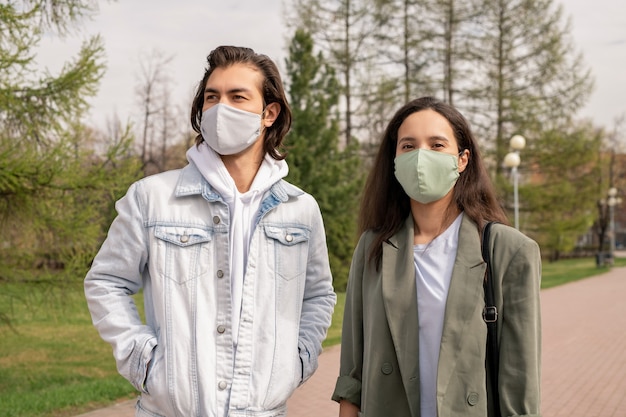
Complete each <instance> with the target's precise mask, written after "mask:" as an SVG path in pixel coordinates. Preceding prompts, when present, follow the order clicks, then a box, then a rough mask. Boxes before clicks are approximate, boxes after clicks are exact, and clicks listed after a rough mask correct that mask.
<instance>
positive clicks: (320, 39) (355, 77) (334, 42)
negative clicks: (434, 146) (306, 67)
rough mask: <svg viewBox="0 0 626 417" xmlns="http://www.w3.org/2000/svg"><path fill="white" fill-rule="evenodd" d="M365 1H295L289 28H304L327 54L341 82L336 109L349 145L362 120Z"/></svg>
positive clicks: (367, 18)
mask: <svg viewBox="0 0 626 417" xmlns="http://www.w3.org/2000/svg"><path fill="white" fill-rule="evenodd" d="M367 7H368V1H367V0H295V1H294V5H293V10H294V11H295V16H294V17H293V19H290V20H293V21H294V22H295V23H294V24H293V25H292V27H295V28H302V29H303V30H306V31H307V32H308V33H309V34H310V36H311V37H312V39H313V40H314V42H315V45H316V46H318V47H319V49H320V50H321V51H323V52H324V53H325V54H326V58H325V59H326V60H327V61H328V62H329V63H330V64H331V65H332V66H333V68H334V69H335V71H336V74H337V77H338V79H340V80H341V81H340V83H338V84H337V88H338V89H339V91H340V92H341V94H340V99H339V108H340V110H341V114H342V118H341V122H342V126H341V128H342V133H343V136H344V143H345V144H346V145H350V144H351V142H352V141H353V139H354V138H355V137H356V132H357V131H358V130H359V129H361V128H362V127H363V126H362V123H363V121H367V117H362V115H360V114H359V113H360V112H359V107H360V105H361V103H362V98H363V96H364V95H365V93H364V92H362V90H361V87H362V85H363V84H364V83H363V80H367V79H368V74H367V70H368V69H370V68H371V67H370V66H369V65H368V61H369V60H370V58H371V57H369V56H368V55H367V54H368V53H369V52H371V48H370V47H369V45H368V42H369V41H370V35H371V24H372V22H371V19H370V16H371V15H370V13H369V12H368V9H367Z"/></svg>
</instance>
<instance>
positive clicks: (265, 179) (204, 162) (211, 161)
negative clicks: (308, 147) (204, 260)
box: [187, 142, 289, 346]
mask: <svg viewBox="0 0 626 417" xmlns="http://www.w3.org/2000/svg"><path fill="white" fill-rule="evenodd" d="M187 159H188V160H189V161H191V162H193V163H194V164H195V165H196V167H197V168H198V170H199V171H200V173H201V174H202V176H203V177H204V178H205V179H206V180H207V181H208V182H209V184H211V186H212V187H213V188H214V189H215V190H216V191H217V192H218V193H219V194H220V195H221V196H222V198H223V199H224V202H225V203H226V204H227V205H228V208H229V211H230V236H231V239H230V245H231V247H230V253H231V259H230V270H231V271H232V276H231V288H232V294H231V297H232V303H233V318H232V326H233V327H232V330H233V343H234V345H235V346H237V337H238V329H239V318H240V314H241V299H242V290H243V279H244V276H245V273H246V265H247V262H248V251H249V248H250V239H251V237H252V232H253V231H252V225H253V222H254V216H255V215H256V213H257V212H258V211H259V206H260V204H261V201H262V199H263V195H264V194H265V192H266V191H267V190H269V188H270V187H271V186H272V185H273V184H274V183H276V182H277V181H279V180H281V179H282V178H284V177H286V176H287V174H288V173H289V167H288V166H287V162H285V161H284V160H282V161H277V160H276V159H274V158H272V157H271V156H269V155H267V154H266V155H265V158H264V159H263V162H262V164H261V166H260V167H259V170H258V171H257V173H256V176H255V177H254V180H253V182H252V185H251V186H250V190H248V191H246V192H245V193H243V194H242V193H240V192H239V191H238V190H237V187H236V186H235V181H234V180H233V179H232V177H231V176H230V174H229V172H228V170H227V169H226V166H225V165H224V162H222V158H221V157H220V156H219V155H218V154H217V153H216V152H215V151H214V150H213V149H211V147H210V146H208V145H207V144H206V142H202V143H201V144H200V145H198V146H195V145H194V146H192V147H191V148H190V149H189V150H188V151H187Z"/></svg>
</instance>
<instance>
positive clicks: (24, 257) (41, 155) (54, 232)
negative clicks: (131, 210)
mask: <svg viewBox="0 0 626 417" xmlns="http://www.w3.org/2000/svg"><path fill="white" fill-rule="evenodd" d="M95 4H96V3H95V2H93V1H87V0H84V1H81V0H39V1H35V0H29V1H26V0H25V1H9V2H3V3H2V4H0V68H2V71H0V222H1V227H2V230H3V232H4V233H3V236H2V238H1V241H0V282H5V281H9V282H16V281H23V280H30V279H33V277H34V276H43V275H46V274H47V271H49V270H55V271H65V274H62V273H59V274H57V275H56V276H55V280H56V282H58V280H60V279H61V278H64V277H67V278H75V277H76V276H80V277H81V278H82V276H84V275H83V274H84V272H85V270H86V268H87V267H88V263H89V261H90V258H91V257H92V256H93V255H94V254H95V250H96V249H97V246H99V242H100V241H101V239H102V237H103V233H104V228H105V227H106V226H104V224H105V223H109V222H110V220H111V211H112V206H113V204H112V201H114V200H115V199H117V198H119V196H120V193H121V192H122V190H123V189H125V188H126V187H127V185H128V183H129V182H130V181H131V180H132V179H134V178H137V174H138V171H137V169H136V165H135V163H134V160H133V159H132V158H129V153H128V146H129V143H130V142H131V140H132V137H131V136H130V134H129V132H128V131H127V130H125V131H124V132H123V133H121V134H120V135H119V137H118V139H119V140H116V141H112V142H109V141H107V142H108V144H107V146H105V147H102V148H100V149H99V152H98V153H96V151H95V146H96V145H95V143H96V142H102V141H101V140H98V139H97V136H98V135H99V134H98V132H95V131H93V130H91V129H89V128H87V127H85V126H84V125H83V124H82V123H81V118H82V117H83V115H84V114H85V112H86V110H88V102H87V100H88V99H89V97H90V96H93V95H94V94H95V93H96V91H97V88H98V84H99V81H100V79H101V77H102V75H103V74H104V69H105V66H104V49H103V46H102V41H101V39H100V38H99V37H98V36H93V37H91V38H90V39H88V40H87V41H86V42H84V44H83V45H82V47H81V49H80V51H79V52H78V54H77V56H76V58H75V59H73V60H71V61H70V62H67V63H66V64H65V65H64V67H63V69H62V70H61V71H60V72H59V73H58V74H51V73H50V72H49V71H48V70H47V69H45V68H44V69H42V68H38V67H37V66H36V65H35V55H34V53H33V51H34V49H35V48H36V47H37V45H38V43H39V41H40V40H41V36H42V33H43V31H47V34H49V35H53V34H57V35H61V36H63V35H66V34H68V33H69V32H70V30H71V29H72V28H74V27H75V26H76V25H77V24H78V22H79V21H80V19H81V18H84V17H85V16H87V15H89V14H91V13H93V12H94V11H95Z"/></svg>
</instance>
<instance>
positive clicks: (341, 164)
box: [286, 30, 363, 290]
mask: <svg viewBox="0 0 626 417" xmlns="http://www.w3.org/2000/svg"><path fill="white" fill-rule="evenodd" d="M286 66H287V74H288V77H287V82H288V87H289V88H288V90H289V95H290V102H291V105H292V111H293V125H292V129H291V132H290V133H289V136H288V137H287V140H286V143H287V146H288V150H289V155H288V157H287V160H288V162H289V176H288V178H287V179H288V180H289V181H291V182H293V183H294V184H295V185H298V186H300V187H301V188H303V189H304V190H305V191H307V192H309V193H310V194H312V195H313V196H314V197H315V198H316V199H317V201H318V203H319V205H320V208H321V211H322V215H323V216H324V223H325V228H326V236H327V242H328V250H329V255H330V263H331V268H332V271H333V275H334V279H335V281H334V285H335V288H336V289H338V290H343V289H344V288H345V286H346V282H347V277H348V269H349V265H350V259H351V256H352V249H353V247H354V243H355V240H356V236H355V234H356V213H357V205H358V195H359V192H360V189H361V186H362V178H363V175H362V172H361V165H360V158H359V157H358V155H357V151H358V148H357V147H356V146H355V145H351V146H348V147H345V148H344V149H341V148H340V146H339V128H338V122H337V116H336V113H335V111H336V108H337V101H338V91H339V86H338V83H337V80H336V78H335V75H334V71H333V70H332V68H331V67H330V66H329V65H327V64H326V63H325V61H324V58H323V56H322V55H321V54H319V55H317V56H316V55H314V54H313V41H312V39H311V37H310V35H309V34H308V33H306V32H304V31H302V30H297V31H296V33H295V36H294V38H293V40H292V43H291V46H290V48H289V57H288V59H287V62H286Z"/></svg>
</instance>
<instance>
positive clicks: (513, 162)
mask: <svg viewBox="0 0 626 417" xmlns="http://www.w3.org/2000/svg"><path fill="white" fill-rule="evenodd" d="M509 146H510V147H511V149H513V151H512V152H509V153H507V154H506V155H505V156H504V166H505V167H507V168H511V175H512V176H513V210H514V211H515V228H516V229H518V230H519V197H518V191H517V188H518V181H519V180H518V173H517V167H518V166H519V164H520V163H521V162H522V160H521V158H520V156H519V151H521V150H522V149H524V147H525V146H526V139H524V136H521V135H515V136H513V137H512V138H511V140H510V141H509Z"/></svg>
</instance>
